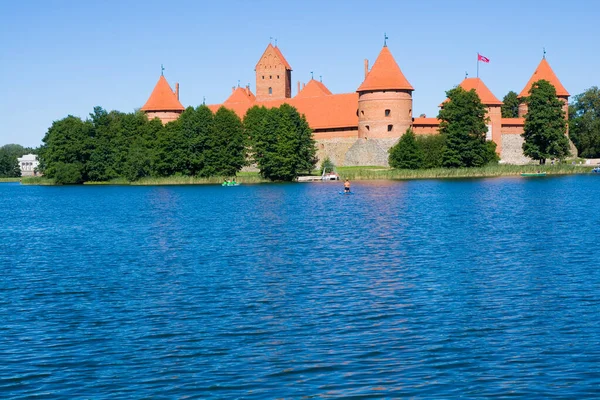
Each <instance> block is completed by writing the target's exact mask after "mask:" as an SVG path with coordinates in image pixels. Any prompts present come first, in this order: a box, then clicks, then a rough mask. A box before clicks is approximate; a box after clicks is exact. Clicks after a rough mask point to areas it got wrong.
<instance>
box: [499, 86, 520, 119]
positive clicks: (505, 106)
mask: <svg viewBox="0 0 600 400" xmlns="http://www.w3.org/2000/svg"><path fill="white" fill-rule="evenodd" d="M519 104H521V99H520V98H519V97H518V96H517V94H516V93H515V92H513V91H512V90H511V91H510V92H508V93H507V94H506V96H504V98H503V99H502V108H501V111H502V118H518V117H519Z"/></svg>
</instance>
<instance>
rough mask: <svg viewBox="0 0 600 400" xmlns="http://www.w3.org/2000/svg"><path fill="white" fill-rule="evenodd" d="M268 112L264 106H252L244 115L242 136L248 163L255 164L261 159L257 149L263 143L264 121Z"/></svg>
mask: <svg viewBox="0 0 600 400" xmlns="http://www.w3.org/2000/svg"><path fill="white" fill-rule="evenodd" d="M268 112H269V111H268V110H267V109H266V108H265V107H264V106H262V107H258V106H254V107H251V108H249V109H248V111H246V115H244V136H245V138H246V146H247V149H248V153H249V157H248V161H249V163H256V162H258V159H259V158H260V157H262V154H261V153H260V152H259V151H258V149H260V146H261V142H262V141H263V135H264V131H265V119H266V116H267V113H268Z"/></svg>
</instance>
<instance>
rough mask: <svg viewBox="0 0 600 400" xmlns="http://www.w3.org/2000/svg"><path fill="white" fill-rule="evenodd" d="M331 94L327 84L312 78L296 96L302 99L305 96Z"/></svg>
mask: <svg viewBox="0 0 600 400" xmlns="http://www.w3.org/2000/svg"><path fill="white" fill-rule="evenodd" d="M330 94H331V91H329V89H327V86H325V85H324V84H323V82H319V81H316V80H314V79H311V80H310V81H309V82H308V83H307V84H306V86H304V88H302V90H301V91H300V93H298V94H297V95H296V96H295V97H294V98H295V99H301V98H305V97H319V96H327V95H330Z"/></svg>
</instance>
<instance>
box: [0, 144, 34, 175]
mask: <svg viewBox="0 0 600 400" xmlns="http://www.w3.org/2000/svg"><path fill="white" fill-rule="evenodd" d="M35 152H36V150H34V149H32V148H30V147H23V146H21V145H18V144H6V145H4V146H2V147H0V178H18V177H20V176H21V168H20V167H19V161H18V160H17V159H18V158H19V157H22V156H23V155H25V154H29V153H35Z"/></svg>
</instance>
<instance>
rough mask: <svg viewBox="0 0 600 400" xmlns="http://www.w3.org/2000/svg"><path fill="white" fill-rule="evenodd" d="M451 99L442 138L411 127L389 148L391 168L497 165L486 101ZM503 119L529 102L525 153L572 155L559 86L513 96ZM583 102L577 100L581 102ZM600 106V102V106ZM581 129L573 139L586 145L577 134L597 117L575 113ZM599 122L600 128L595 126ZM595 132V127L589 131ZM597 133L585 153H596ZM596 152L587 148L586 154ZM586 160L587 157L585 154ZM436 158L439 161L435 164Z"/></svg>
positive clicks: (460, 94)
mask: <svg viewBox="0 0 600 400" xmlns="http://www.w3.org/2000/svg"><path fill="white" fill-rule="evenodd" d="M446 95H447V96H448V101H447V102H445V103H444V106H443V107H442V109H441V110H440V112H439V115H438V119H439V120H440V121H441V122H440V135H439V137H436V136H429V137H422V138H416V137H415V134H414V133H413V132H412V131H411V130H410V129H409V130H408V131H407V132H406V133H405V134H404V135H403V136H402V137H401V138H400V140H399V141H398V143H397V144H396V145H395V146H394V147H392V148H391V149H390V156H389V164H390V166H392V167H394V168H407V169H419V168H434V167H447V168H459V167H467V168H468V167H481V166H484V165H486V164H490V163H496V162H498V155H497V154H496V144H495V143H494V142H493V141H487V140H486V133H487V123H488V122H489V117H488V116H487V112H486V107H485V105H483V104H482V103H481V100H480V99H479V96H478V95H477V93H476V92H475V90H470V91H465V90H464V89H463V88H461V87H460V86H459V87H456V88H454V89H451V90H449V91H447V92H446ZM504 102H505V104H504V106H503V108H502V115H503V117H505V118H510V117H514V116H515V115H518V108H519V104H521V102H524V103H525V104H527V107H528V111H527V115H525V125H524V127H523V134H522V135H521V136H522V137H523V138H524V143H523V147H522V148H523V154H524V155H525V156H527V157H529V158H531V159H533V160H536V161H539V163H540V164H545V162H546V160H547V159H558V160H563V159H564V158H566V157H568V156H569V155H570V144H569V138H568V137H567V135H566V133H567V122H566V120H565V113H564V111H563V109H562V107H563V103H562V102H561V101H560V100H559V99H558V97H557V96H556V89H555V88H554V86H553V85H552V84H551V83H550V82H548V81H546V80H539V81H537V82H535V83H534V84H533V85H532V87H531V90H530V91H529V96H527V97H526V98H523V99H518V98H517V95H516V93H514V92H511V93H509V94H508V95H507V97H505V99H504ZM580 103H582V100H581V97H580V96H577V97H576V104H580ZM599 105H600V104H599ZM574 115H575V116H574V117H573V118H578V119H577V121H579V125H576V124H575V125H572V126H574V127H575V128H574V132H572V137H573V141H574V142H575V144H576V145H577V143H583V139H579V138H580V137H581V138H583V135H581V136H578V131H577V129H579V128H581V127H582V126H584V125H585V124H587V125H585V126H590V127H596V128H595V129H597V128H598V127H599V126H598V121H600V118H598V115H595V116H590V115H589V113H588V114H586V113H585V112H580V113H579V114H578V113H577V112H574ZM595 124H596V125H595ZM588 130H589V131H591V130H593V129H592V128H589V129H588ZM592 137H594V136H593V135H589V136H586V137H585V138H586V140H587V142H586V146H587V147H586V149H594V147H593V146H591V145H590V143H592V142H593V140H592V139H591V138H592ZM599 144H600V143H599ZM599 150H600V148H599ZM592 153H593V151H590V150H588V153H587V154H592ZM582 156H586V155H585V153H584V154H582ZM431 160H437V161H436V162H431Z"/></svg>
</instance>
